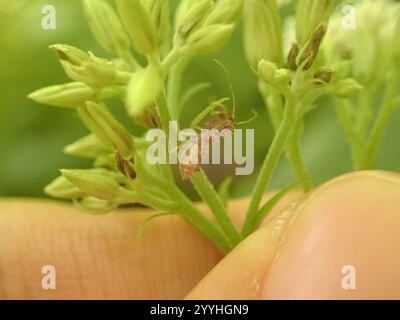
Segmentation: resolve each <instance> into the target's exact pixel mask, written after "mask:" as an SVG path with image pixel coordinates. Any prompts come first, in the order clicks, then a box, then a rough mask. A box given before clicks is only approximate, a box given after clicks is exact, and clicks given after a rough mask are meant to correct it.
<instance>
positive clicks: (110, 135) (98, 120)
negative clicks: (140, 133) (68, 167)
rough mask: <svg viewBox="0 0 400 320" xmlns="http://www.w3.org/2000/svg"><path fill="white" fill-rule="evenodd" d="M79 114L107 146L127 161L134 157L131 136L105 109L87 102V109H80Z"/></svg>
mask: <svg viewBox="0 0 400 320" xmlns="http://www.w3.org/2000/svg"><path fill="white" fill-rule="evenodd" d="M79 114H80V116H81V118H82V120H83V122H84V123H85V124H86V126H87V127H88V128H89V129H90V130H91V131H92V132H93V133H94V134H95V135H96V136H97V138H98V139H99V140H100V141H101V142H102V143H103V144H104V145H105V146H110V145H111V146H112V147H113V149H114V150H117V151H119V152H120V153H121V154H122V156H123V157H125V158H127V159H130V158H131V157H132V150H133V139H132V136H131V134H130V133H129V131H128V130H127V129H126V128H125V127H124V126H123V125H122V124H121V123H119V122H118V121H117V120H116V119H115V118H114V117H113V115H112V114H111V113H110V112H109V111H108V110H107V109H106V108H105V107H102V106H99V105H97V104H96V103H94V102H87V103H86V108H80V109H79Z"/></svg>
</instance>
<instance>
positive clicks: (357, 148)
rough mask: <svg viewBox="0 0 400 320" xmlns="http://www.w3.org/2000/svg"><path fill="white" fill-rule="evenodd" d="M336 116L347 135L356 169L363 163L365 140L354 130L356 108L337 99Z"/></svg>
mask: <svg viewBox="0 0 400 320" xmlns="http://www.w3.org/2000/svg"><path fill="white" fill-rule="evenodd" d="M335 107H336V114H337V116H338V121H339V123H340V125H341V126H342V128H343V130H344V131H345V133H346V138H347V140H348V143H349V145H350V150H351V158H352V162H353V168H354V169H356V168H358V166H359V163H360V162H361V156H362V152H363V139H362V137H360V136H359V135H358V133H357V132H356V130H355V129H354V123H353V112H354V106H353V105H352V103H351V102H350V101H349V100H344V99H339V98H338V99H335Z"/></svg>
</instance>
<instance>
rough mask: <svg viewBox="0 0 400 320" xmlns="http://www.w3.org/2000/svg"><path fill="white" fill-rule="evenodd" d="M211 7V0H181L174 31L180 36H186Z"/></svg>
mask: <svg viewBox="0 0 400 320" xmlns="http://www.w3.org/2000/svg"><path fill="white" fill-rule="evenodd" d="M212 7H213V1H212V0H196V1H193V0H183V1H182V3H181V4H180V6H179V8H178V10H177V15H176V23H175V30H176V32H177V33H178V34H179V35H180V36H182V37H187V36H188V35H189V34H190V32H191V31H192V30H193V29H194V28H195V27H196V26H197V25H198V24H199V23H200V22H201V21H202V20H203V19H204V18H205V17H206V15H207V13H208V12H209V11H210V10H211V8H212Z"/></svg>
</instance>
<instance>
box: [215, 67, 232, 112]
mask: <svg viewBox="0 0 400 320" xmlns="http://www.w3.org/2000/svg"><path fill="white" fill-rule="evenodd" d="M214 62H215V63H216V64H218V65H219V66H220V67H221V68H222V70H223V71H224V73H225V75H226V77H227V79H228V82H229V90H230V92H231V97H232V114H233V117H235V115H236V96H235V92H234V90H233V84H232V77H231V74H230V73H229V71H228V69H227V68H226V67H225V65H224V64H223V63H222V62H221V61H219V60H218V59H214Z"/></svg>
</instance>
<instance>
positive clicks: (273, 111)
mask: <svg viewBox="0 0 400 320" xmlns="http://www.w3.org/2000/svg"><path fill="white" fill-rule="evenodd" d="M259 90H260V93H261V95H262V96H263V99H264V104H265V106H266V107H267V111H268V113H269V116H270V118H271V121H272V125H273V127H274V130H275V132H276V131H277V130H278V128H279V124H280V123H281V121H282V117H283V105H282V98H281V94H280V93H279V92H278V91H276V90H275V89H273V88H272V91H271V92H269V91H268V90H267V87H266V85H265V84H264V83H262V82H261V81H260V82H259ZM291 136H292V137H291V138H290V139H289V141H288V144H287V146H286V155H287V157H288V159H289V162H290V163H291V165H292V167H293V170H294V172H295V174H296V176H297V177H298V179H299V180H300V182H301V184H302V188H303V190H304V191H305V192H308V191H310V190H311V189H312V188H313V184H312V180H311V177H310V175H309V174H308V171H307V168H306V166H305V163H304V160H303V157H302V156H301V152H300V139H301V135H300V131H299V130H294V131H293V132H292V133H291Z"/></svg>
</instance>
